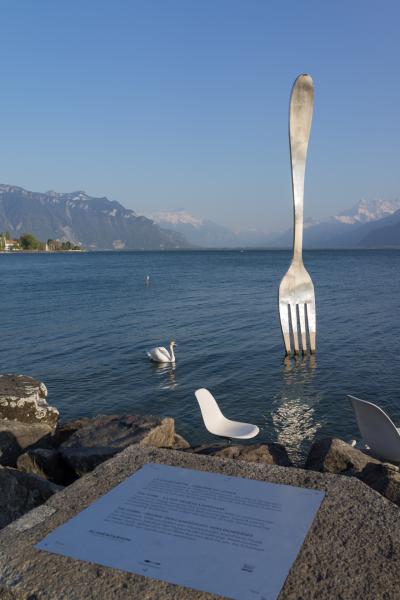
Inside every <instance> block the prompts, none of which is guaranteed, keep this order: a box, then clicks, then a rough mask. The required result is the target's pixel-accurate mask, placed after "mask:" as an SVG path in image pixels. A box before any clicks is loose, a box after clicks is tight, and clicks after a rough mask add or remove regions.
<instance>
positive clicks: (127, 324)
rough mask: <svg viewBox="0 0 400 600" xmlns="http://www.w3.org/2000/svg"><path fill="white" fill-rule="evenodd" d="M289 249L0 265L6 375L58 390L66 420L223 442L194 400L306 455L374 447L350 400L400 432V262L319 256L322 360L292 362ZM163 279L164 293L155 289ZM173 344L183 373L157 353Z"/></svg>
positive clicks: (31, 258) (54, 397)
mask: <svg viewBox="0 0 400 600" xmlns="http://www.w3.org/2000/svg"><path fill="white" fill-rule="evenodd" d="M290 254H291V253H290V252H288V251H251V252H248V251H245V252H239V251H226V252H225V251H218V252H217V251H216V252H213V251H209V252H208V251H205V252H170V253H167V252H109V253H106V252H104V253H86V254H73V253H71V254H15V255H6V254H2V255H0V273H1V288H0V306H1V327H0V372H2V373H11V372H13V373H23V374H26V375H31V376H33V377H36V378H38V379H40V380H42V381H44V383H45V384H46V385H47V387H48V390H49V398H48V400H49V403H50V404H53V405H55V406H57V407H58V408H59V410H60V412H61V417H62V420H64V421H65V420H68V419H72V418H75V417H78V416H84V415H85V416H91V415H95V414H97V413H108V414H115V413H142V414H155V415H166V416H172V417H174V418H175V420H176V429H177V431H178V432H179V433H181V434H182V435H183V436H185V437H186V438H187V439H188V440H189V441H190V442H191V443H192V444H199V443H206V442H214V441H215V438H214V437H213V436H211V435H210V434H208V433H207V431H206V430H205V428H204V426H203V423H202V420H201V417H200V413H199V409H198V405H197V402H196V400H195V397H194V394H193V392H194V390H195V389H197V388H198V387H207V388H209V389H210V390H211V391H212V392H213V393H214V395H215V397H216V398H217V400H218V402H219V403H220V406H221V408H222V409H223V412H224V413H225V414H226V416H228V417H230V418H233V419H238V420H245V421H249V422H252V423H256V424H257V425H258V426H259V427H260V428H261V429H262V432H261V436H260V437H259V438H258V439H259V441H279V442H281V443H283V444H285V445H286V446H287V447H288V448H289V449H290V451H291V452H292V455H293V457H296V455H300V454H302V453H304V452H305V450H306V449H307V447H308V446H309V444H310V443H311V441H312V440H313V439H314V438H315V437H316V436H317V437H323V436H331V435H334V436H339V437H341V438H343V439H351V438H354V437H358V438H359V437H360V436H359V433H358V430H357V426H356V423H355V420H354V417H353V413H352V409H351V406H350V402H349V400H348V399H347V398H346V394H348V393H352V394H354V395H359V396H360V397H361V398H365V399H367V400H371V401H374V402H377V403H378V404H379V405H381V406H382V407H383V408H384V409H385V410H387V411H388V412H389V414H390V415H391V416H392V418H393V420H394V421H395V422H396V421H397V422H400V402H399V399H400V368H399V367H400V353H399V350H400V337H399V315H400V277H399V274H400V273H399V265H400V252H399V251H396V250H393V251H391V250H387V251H386V250H382V251H372V250H371V251H345V250H343V251H309V252H306V253H305V258H304V260H305V264H306V267H307V269H308V270H309V272H310V274H311V276H312V279H313V281H314V285H315V291H316V301H317V353H316V355H315V356H313V357H305V358H302V357H300V358H298V359H294V358H291V359H284V352H283V342H282V339H281V333H280V327H279V320H278V311H277V294H278V286H279V282H280V279H281V278H282V276H283V274H284V273H285V272H286V270H287V268H288V265H289V262H290ZM146 275H150V285H149V286H148V287H146V286H145V285H144V279H145V276H146ZM171 338H173V339H175V340H176V342H177V344H178V346H177V348H176V356H177V362H176V368H175V369H173V368H172V367H171V366H170V365H167V366H166V367H162V368H160V367H157V366H155V365H153V364H152V363H151V362H150V361H149V360H148V358H147V357H146V353H145V352H146V350H148V349H150V348H151V347H153V346H158V345H163V346H164V345H165V346H166V345H167V344H168V341H169V340H170V339H171Z"/></svg>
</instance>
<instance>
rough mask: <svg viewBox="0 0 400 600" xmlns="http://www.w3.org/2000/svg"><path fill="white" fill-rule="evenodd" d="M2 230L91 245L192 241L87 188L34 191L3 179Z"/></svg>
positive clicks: (139, 246)
mask: <svg viewBox="0 0 400 600" xmlns="http://www.w3.org/2000/svg"><path fill="white" fill-rule="evenodd" d="M0 231H9V232H10V234H11V236H12V237H19V236H20V235H21V234H22V233H28V232H29V233H33V234H34V235H35V236H36V237H38V238H40V239H42V240H47V239H50V238H51V239H59V240H61V241H70V242H72V243H73V244H80V245H82V246H84V247H86V248H88V249H91V250H119V249H126V250H129V249H130V250H159V249H162V250H171V249H174V248H187V247H190V244H189V243H188V242H187V240H186V239H185V237H184V236H183V235H181V234H179V233H177V232H174V231H168V230H164V229H161V228H160V227H159V226H158V225H156V224H155V223H153V222H152V221H151V220H149V219H146V218H145V217H141V216H137V215H136V214H135V212H134V211H133V210H128V209H126V208H124V207H123V206H122V205H121V204H119V202H116V201H115V200H108V199H107V198H92V197H90V196H88V195H87V194H85V193H84V192H73V193H70V194H60V193H57V192H46V193H37V192H29V191H27V190H24V189H23V188H21V187H16V186H11V185H2V184H0Z"/></svg>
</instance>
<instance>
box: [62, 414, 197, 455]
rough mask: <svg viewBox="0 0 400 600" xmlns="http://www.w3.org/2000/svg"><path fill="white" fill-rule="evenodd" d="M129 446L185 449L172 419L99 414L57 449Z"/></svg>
mask: <svg viewBox="0 0 400 600" xmlns="http://www.w3.org/2000/svg"><path fill="white" fill-rule="evenodd" d="M132 444H139V445H140V446H154V447H157V448H176V447H177V446H178V447H179V448H184V447H186V448H188V447H189V444H188V443H187V442H185V441H184V440H183V438H181V437H180V436H177V434H176V432H175V423H174V419H171V418H170V417H166V418H160V417H153V416H142V415H99V416H97V417H95V418H94V419H91V420H89V422H86V423H85V424H84V425H83V426H82V427H79V428H78V429H77V430H76V431H75V432H74V433H73V434H72V435H71V436H70V437H69V438H68V439H67V440H66V441H65V442H63V443H62V444H61V446H60V447H61V448H95V447H103V448H104V447H112V448H119V449H121V450H122V449H123V448H126V447H127V446H131V445H132Z"/></svg>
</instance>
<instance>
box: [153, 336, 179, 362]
mask: <svg viewBox="0 0 400 600" xmlns="http://www.w3.org/2000/svg"><path fill="white" fill-rule="evenodd" d="M174 346H176V343H175V342H174V341H173V340H172V341H171V342H170V344H169V352H168V350H167V349H166V348H164V347H163V346H157V348H152V349H151V350H150V352H147V356H148V357H149V358H150V360H153V361H154V362H158V363H174V362H175V354H174Z"/></svg>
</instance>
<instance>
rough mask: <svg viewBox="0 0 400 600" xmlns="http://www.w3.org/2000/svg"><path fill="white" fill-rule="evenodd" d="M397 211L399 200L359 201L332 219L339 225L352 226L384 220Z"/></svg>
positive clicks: (399, 208)
mask: <svg viewBox="0 0 400 600" xmlns="http://www.w3.org/2000/svg"><path fill="white" fill-rule="evenodd" d="M397 210H400V198H397V199H395V200H385V199H380V200H360V201H359V202H357V204H356V205H355V206H353V208H351V209H350V210H345V211H343V212H341V213H340V214H339V215H337V216H336V217H333V218H334V219H335V220H336V221H338V222H339V223H345V224H346V225H354V224H356V223H369V222H370V221H378V219H384V218H385V217H388V216H389V215H392V214H393V213H395V212H396V211H397Z"/></svg>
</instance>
